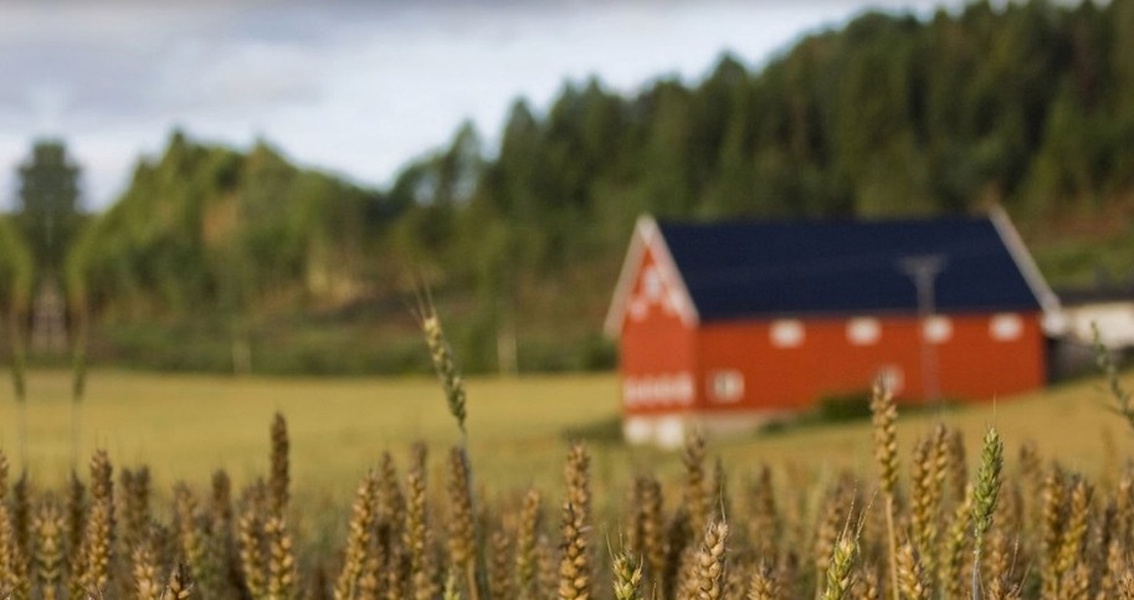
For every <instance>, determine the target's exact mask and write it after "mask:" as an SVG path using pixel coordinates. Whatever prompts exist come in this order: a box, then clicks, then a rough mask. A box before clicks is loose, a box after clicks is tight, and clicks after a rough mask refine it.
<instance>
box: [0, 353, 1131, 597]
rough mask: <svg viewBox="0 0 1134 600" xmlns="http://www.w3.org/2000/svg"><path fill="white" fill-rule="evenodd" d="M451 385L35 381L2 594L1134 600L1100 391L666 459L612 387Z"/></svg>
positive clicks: (4, 417)
mask: <svg viewBox="0 0 1134 600" xmlns="http://www.w3.org/2000/svg"><path fill="white" fill-rule="evenodd" d="M443 358H444V357H443ZM442 374H443V377H442V383H441V384H439V382H438V380H437V379H430V378H410V379H401V380H390V379H353V380H321V379H258V378H246V379H230V378H219V377H204V376H187V375H186V376H171V375H155V374H139V373H130V372H120V371H96V372H94V373H92V374H91V376H90V382H89V389H88V393H87V396H86V398H85V399H84V401H83V403H82V405H81V407H80V408H79V412H78V413H76V412H74V410H75V407H74V406H73V405H72V404H71V401H70V397H69V393H70V384H71V382H70V376H69V374H68V373H65V372H56V371H37V372H32V373H30V374H29V393H28V398H29V399H28V403H27V405H26V407H25V410H20V409H19V408H18V407H17V406H16V403H15V402H14V401H12V400H10V399H7V401H4V402H3V403H2V404H0V436H2V439H0V442H2V449H3V452H4V455H5V456H6V460H5V465H4V467H3V469H0V470H2V471H3V473H2V475H3V477H4V480H5V481H3V482H0V490H3V492H4V498H3V502H0V597H6V596H5V595H4V594H9V596H10V597H11V598H76V599H79V600H86V599H87V598H96V599H97V598H147V599H148V598H188V597H193V598H257V599H259V598H270V599H273V600H275V599H282V598H336V599H345V598H360V599H361V598H422V599H425V598H472V599H475V600H482V599H486V598H497V599H500V598H618V599H624V598H627V599H628V598H690V599H692V598H737V599H740V598H744V599H748V598H753V599H757V600H760V599H768V598H785V599H786V598H807V597H822V598H893V599H894V600H900V599H902V598H927V599H928V598H939V597H940V598H973V597H980V598H1013V597H1027V598H1032V597H1035V598H1085V599H1086V598H1090V599H1094V598H1109V597H1116V598H1117V597H1134V570H1132V569H1131V565H1130V561H1129V560H1128V557H1129V552H1130V550H1131V548H1134V545H1132V542H1134V496H1132V495H1131V494H1132V488H1134V470H1131V468H1130V467H1129V466H1128V465H1127V460H1128V458H1129V457H1131V456H1134V454H1132V453H1131V451H1132V450H1134V436H1132V435H1131V430H1130V428H1129V427H1128V425H1127V423H1125V422H1124V419H1123V418H1122V417H1121V416H1120V415H1115V414H1114V411H1113V410H1112V409H1113V406H1114V401H1113V399H1112V398H1111V397H1110V395H1109V394H1108V392H1107V390H1106V388H1105V385H1104V384H1105V382H1104V381H1103V380H1090V381H1083V382H1079V383H1074V384H1068V385H1064V386H1061V387H1058V388H1056V389H1053V390H1049V391H1045V392H1043V393H1037V394H1033V395H1029V396H1024V397H1018V398H1004V399H1002V400H998V401H997V402H995V403H986V404H980V405H971V406H963V407H954V408H950V409H949V410H945V411H936V412H935V411H925V410H922V411H917V412H911V413H910V414H908V415H906V414H903V412H904V411H903V410H902V408H901V407H899V406H895V405H894V404H893V403H892V402H890V403H889V404H887V403H886V400H885V398H886V396H885V394H883V393H881V392H878V393H876V397H875V406H874V409H875V411H874V412H875V421H874V422H873V423H871V422H858V423H850V424H838V425H835V424H812V425H808V426H805V427H798V428H790V427H789V428H787V429H784V430H780V431H776V432H773V433H768V434H766V435H762V436H757V437H749V438H743V439H725V440H705V439H703V438H701V437H699V436H693V437H691V438H690V439H689V440H688V441H687V445H686V447H685V449H684V450H682V451H679V452H662V451H657V450H650V449H634V448H627V447H625V446H623V445H622V444H620V443H618V442H617V441H616V440H615V439H614V438H613V437H612V435H611V433H612V431H613V430H614V426H615V424H616V419H617V383H616V379H615V378H614V377H613V376H611V375H598V376H570V377H533V378H516V379H509V380H503V379H473V380H469V381H464V380H461V379H459V376H456V378H455V379H454V376H455V373H452V374H450V376H449V377H445V376H444V374H445V371H444V370H442ZM454 381H455V382H456V385H455V386H454V385H453V382H454ZM455 389H459V391H460V394H459V395H457V396H455V395H454V393H455V392H454V390H455ZM895 412H896V413H897V415H899V416H896V417H895ZM76 416H77V417H78V422H79V423H80V428H79V431H78V433H79V439H80V445H79V449H78V451H77V452H73V451H72V442H71V440H72V434H73V430H72V423H73V421H72V419H73V418H74V417H76ZM455 417H456V418H455ZM21 422H26V432H27V441H26V444H25V442H23V441H22V436H21V431H23V429H22V428H21V426H20V423H21ZM461 425H463V427H464V430H465V432H467V433H463V432H462V427H461ZM25 460H26V462H25ZM72 473H74V476H72ZM25 475H26V476H25ZM79 490H82V494H81V495H79ZM978 540H979V543H978ZM978 548H979V550H978ZM973 565H977V567H978V568H976V569H974V567H973ZM974 572H975V573H976V576H975V577H974V575H973V573H974ZM1126 594H1131V595H1126Z"/></svg>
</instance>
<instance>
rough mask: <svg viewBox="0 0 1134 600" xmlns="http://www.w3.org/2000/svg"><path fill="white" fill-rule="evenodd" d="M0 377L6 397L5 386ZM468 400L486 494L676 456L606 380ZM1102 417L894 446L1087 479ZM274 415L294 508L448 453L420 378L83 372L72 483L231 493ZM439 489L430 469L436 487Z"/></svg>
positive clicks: (854, 448) (851, 439)
mask: <svg viewBox="0 0 1134 600" xmlns="http://www.w3.org/2000/svg"><path fill="white" fill-rule="evenodd" d="M0 375H2V376H3V377H4V379H5V384H6V383H7V381H6V380H7V374H6V373H3V374H0ZM9 389H10V388H9V387H8V386H7V385H5V386H4V388H3V391H2V392H0V444H2V447H3V450H4V451H5V452H6V453H7V454H8V456H9V459H10V461H11V462H12V463H13V466H14V467H15V468H16V469H18V466H19V465H20V464H21V451H20V448H19V442H18V439H19V438H18V413H17V410H16V407H15V404H14V402H13V400H12V397H11V394H10V391H9ZM69 389H70V375H69V373H67V372H64V371H37V372H33V373H31V375H30V377H29V401H28V407H27V420H28V431H29V441H28V446H27V459H28V466H29V470H30V473H31V477H32V480H33V481H34V482H37V483H38V484H43V485H55V484H56V483H58V482H59V481H60V480H61V479H62V477H63V476H64V475H66V473H67V471H68V469H69V467H70V464H71V442H70V440H71V414H72V413H71V403H70V399H69ZM468 392H469V401H468V402H469V404H468V413H469V423H468V429H469V439H470V452H471V455H472V460H473V463H474V469H473V472H474V473H476V476H477V477H478V478H479V481H478V482H477V484H478V485H480V486H483V487H484V488H487V489H488V490H489V491H490V493H496V492H505V491H507V490H511V489H515V488H520V487H524V486H527V485H529V484H536V485H538V486H540V487H541V488H543V489H545V490H557V489H559V487H560V483H559V482H560V478H561V472H562V467H561V465H562V460H563V457H564V455H565V454H566V448H567V441H568V439H569V436H570V434H571V433H572V432H576V433H578V432H588V431H589V432H598V435H595V436H594V437H593V438H592V439H590V441H589V445H590V449H591V450H592V453H593V455H594V457H595V463H594V475H595V483H596V485H597V486H598V487H600V488H601V487H610V486H615V487H618V488H621V487H622V486H624V485H626V484H627V482H628V481H629V478H628V477H627V476H628V475H629V474H630V473H632V472H634V471H636V470H642V469H645V468H651V469H655V470H657V471H659V472H660V473H661V474H663V475H667V474H672V475H676V474H677V473H678V472H679V469H680V461H679V459H678V456H677V454H676V453H664V452H660V451H656V450H644V449H631V448H626V447H624V446H622V445H621V444H619V443H617V442H616V441H613V440H612V438H611V436H610V435H609V434H610V433H611V432H612V431H613V430H614V425H615V423H616V419H617V411H618V401H617V381H616V379H615V377H614V376H613V375H598V376H555V377H524V378H518V379H511V380H501V379H473V380H471V381H470V382H469V384H468ZM1110 407H1111V404H1110V401H1109V399H1108V397H1107V396H1106V393H1105V391H1104V390H1103V387H1102V385H1101V382H1099V381H1097V380H1092V381H1084V382H1080V383H1074V384H1068V385H1064V386H1061V387H1058V388H1056V389H1053V390H1049V391H1047V392H1043V393H1038V394H1032V395H1028V396H1024V397H1018V398H1003V399H1001V400H999V401H997V402H995V403H987V404H981V405H974V406H966V407H959V408H954V409H950V410H948V411H946V412H943V413H936V414H934V413H932V412H919V413H916V414H907V415H905V416H901V415H900V416H899V425H900V427H899V442H900V444H901V451H902V454H903V455H905V454H906V453H907V451H908V449H909V448H910V447H911V446H912V444H913V443H914V441H915V440H916V438H917V437H918V436H920V435H921V434H922V433H924V432H926V431H928V429H929V427H930V426H931V425H932V424H933V422H935V421H936V420H938V419H940V420H944V421H945V422H946V423H948V424H950V425H952V426H955V427H958V428H960V429H962V430H963V431H964V432H965V435H966V441H967V443H968V446H969V447H970V448H975V447H978V441H979V436H980V435H981V434H982V432H983V431H984V429H985V427H986V426H987V425H989V424H995V425H996V426H997V428H998V429H999V430H1000V432H1001V434H1002V435H1003V437H1004V440H1005V442H1006V444H1007V448H1008V455H1007V457H1008V466H1009V468H1011V467H1012V465H1013V463H1014V462H1015V453H1016V449H1017V448H1018V447H1019V445H1020V444H1021V443H1023V442H1024V441H1025V440H1028V439H1031V440H1035V441H1037V442H1039V444H1040V448H1041V451H1042V452H1043V453H1045V455H1046V456H1048V457H1052V456H1058V457H1059V459H1060V460H1061V461H1062V462H1063V464H1064V465H1065V466H1067V467H1069V468H1071V469H1075V470H1079V471H1082V472H1085V473H1089V474H1096V473H1098V472H1099V471H1100V469H1102V468H1106V467H1113V466H1114V465H1113V464H1112V463H1113V461H1120V460H1125V457H1129V456H1131V455H1134V435H1132V433H1131V430H1130V429H1129V428H1128V427H1127V426H1126V424H1125V423H1124V422H1123V420H1122V419H1121V418H1120V417H1119V416H1117V415H1115V414H1113V413H1112V412H1111V411H1110ZM276 411H281V412H282V413H283V414H284V415H285V416H286V417H287V420H288V425H289V430H290V433H291V456H292V476H293V482H294V483H293V486H294V490H295V492H296V496H297V499H298V500H299V501H301V502H302V501H305V500H306V501H316V502H332V503H335V504H338V503H343V504H345V503H346V502H347V499H348V498H349V497H350V494H351V493H352V492H353V489H354V486H355V484H356V483H357V481H358V480H359V478H360V477H361V476H362V475H363V474H364V473H365V471H366V470H367V469H368V468H369V467H371V466H374V465H375V464H377V462H378V459H379V457H380V455H381V453H382V452H383V451H386V450H388V451H391V452H392V453H393V454H394V455H395V457H396V458H397V459H398V460H399V463H402V462H403V461H404V458H405V457H406V454H407V451H408V449H409V446H410V444H412V443H413V442H415V441H418V440H422V441H425V442H426V443H428V444H429V446H430V447H431V450H432V452H433V461H432V462H433V463H434V464H436V465H437V466H438V467H440V465H441V458H442V453H443V452H444V451H445V449H446V448H447V447H448V446H450V445H452V444H454V443H456V442H458V441H459V432H458V430H457V428H456V425H455V424H454V422H453V420H452V418H451V417H450V415H449V414H448V413H447V412H446V408H445V401H444V399H443V397H442V394H441V391H440V388H439V386H438V384H437V382H436V381H435V380H433V379H429V378H409V379H349V380H335V379H260V378H249V379H231V378H225V377H209V376H189V375H155V374H143V373H133V372H124V371H95V372H92V373H91V374H90V378H89V391H88V395H87V399H86V401H85V402H84V404H83V406H82V408H81V414H80V416H81V422H82V428H81V438H82V447H81V451H80V453H79V457H78V460H79V469H80V474H81V475H83V476H85V473H86V460H87V458H88V457H89V456H90V453H91V452H92V451H93V449H94V448H96V447H103V448H106V449H107V450H108V451H109V452H110V453H111V459H112V461H113V462H114V464H115V465H116V466H118V467H132V466H140V465H142V464H146V465H148V466H149V467H150V469H151V470H152V471H153V474H154V477H155V484H156V489H158V490H167V489H168V488H169V485H170V484H172V483H173V482H174V480H177V479H184V480H187V481H189V482H190V483H191V484H193V485H195V486H199V487H204V486H205V485H206V484H207V482H208V478H209V475H210V473H211V472H212V471H213V470H214V469H216V468H219V467H224V468H226V469H228V470H229V472H230V474H232V476H233V477H234V479H235V483H236V484H237V485H240V484H242V483H245V482H247V481H249V480H250V478H253V477H256V476H259V475H261V474H263V473H265V472H266V469H267V462H268V426H269V423H270V419H271V417H272V415H273V414H274V413H275V412H276ZM871 444H872V442H871V430H870V424H869V423H868V422H865V421H863V422H856V423H850V424H838V425H835V424H831V425H807V426H803V427H797V428H787V429H786V430H782V431H777V432H772V433H768V434H765V435H762V436H758V437H750V438H744V439H732V440H713V441H711V444H710V451H711V452H712V453H714V454H718V455H720V456H721V457H722V458H723V459H724V464H725V465H728V466H729V468H731V469H734V470H739V471H745V470H747V469H750V468H751V467H753V466H755V465H756V464H758V463H760V462H769V463H772V464H775V465H780V464H783V463H789V462H790V463H796V464H798V465H800V466H802V467H804V468H805V469H809V470H811V471H812V472H815V473H821V472H823V471H829V470H833V469H835V468H838V467H841V466H849V467H853V468H855V469H857V470H858V471H859V472H872V468H873V465H872V464H871V447H872V446H871ZM969 458H970V460H972V459H973V458H974V457H971V456H970V457H969ZM1108 461H1109V462H1108ZM1112 472H1113V471H1112ZM736 475H743V473H736ZM441 479H442V473H441V472H440V471H439V472H437V474H436V475H435V481H438V482H439V481H440V480H441ZM611 496H617V497H620V496H619V495H618V494H614V495H611Z"/></svg>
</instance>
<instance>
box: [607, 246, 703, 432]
mask: <svg viewBox="0 0 1134 600" xmlns="http://www.w3.org/2000/svg"><path fill="white" fill-rule="evenodd" d="M655 252H656V251H655V250H653V249H652V248H647V249H646V251H645V252H644V253H643V256H642V264H641V267H640V268H639V269H638V273H637V275H636V276H635V279H634V283H633V286H632V288H631V292H630V294H629V295H628V299H627V307H626V310H625V316H624V317H623V322H622V331H621V335H620V339H621V344H620V350H619V351H620V358H621V360H620V368H619V370H620V372H621V375H622V400H623V410H624V412H625V413H626V414H638V415H656V414H664V413H673V412H684V411H687V410H689V409H692V408H693V407H694V406H695V404H696V403H697V400H698V398H697V385H696V360H697V357H696V353H695V339H696V331H695V329H694V325H693V324H691V323H689V322H688V321H687V319H686V318H683V316H682V313H681V303H682V302H683V301H685V299H684V298H683V297H682V296H681V295H680V291H679V287H678V285H677V284H676V282H675V281H674V280H673V277H674V274H673V273H672V272H671V271H668V270H667V269H665V268H664V266H663V264H659V262H658V261H657V260H656V258H655Z"/></svg>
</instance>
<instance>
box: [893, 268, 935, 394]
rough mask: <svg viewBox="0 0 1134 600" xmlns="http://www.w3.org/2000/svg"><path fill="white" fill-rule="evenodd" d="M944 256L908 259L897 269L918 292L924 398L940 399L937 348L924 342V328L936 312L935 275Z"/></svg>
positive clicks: (919, 338) (930, 342)
mask: <svg viewBox="0 0 1134 600" xmlns="http://www.w3.org/2000/svg"><path fill="white" fill-rule="evenodd" d="M945 262H946V260H945V257H944V256H941V255H938V254H933V255H927V256H911V257H909V258H904V259H902V260H901V261H899V262H898V268H899V269H901V270H902V272H903V273H905V274H906V275H909V276H910V278H911V279H912V280H913V284H914V287H915V288H916V289H917V315H918V341H919V343H920V344H921V380H922V387H923V390H924V392H925V399H926V400H931V401H937V400H940V397H941V389H940V383H939V381H938V373H937V371H938V364H937V347H936V346H935V345H934V342H933V341H931V340H928V339H926V337H927V336H926V328H927V326H928V324H929V323H930V319H931V318H932V317H933V315H934V314H935V313H936V312H937V289H936V281H937V275H938V274H940V273H941V271H942V270H944V269H945Z"/></svg>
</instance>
